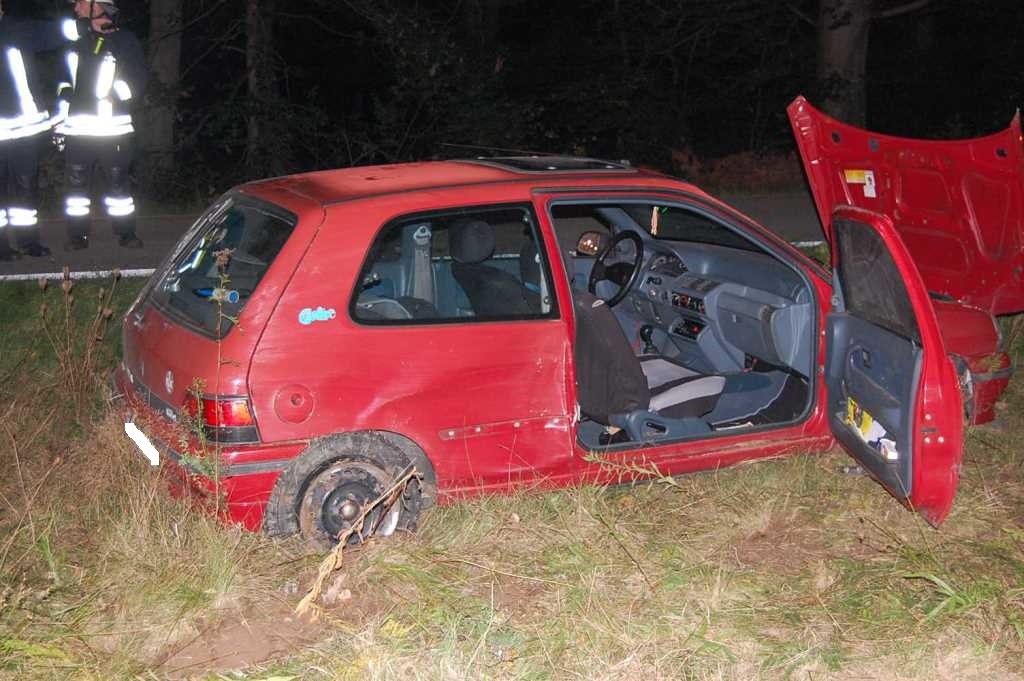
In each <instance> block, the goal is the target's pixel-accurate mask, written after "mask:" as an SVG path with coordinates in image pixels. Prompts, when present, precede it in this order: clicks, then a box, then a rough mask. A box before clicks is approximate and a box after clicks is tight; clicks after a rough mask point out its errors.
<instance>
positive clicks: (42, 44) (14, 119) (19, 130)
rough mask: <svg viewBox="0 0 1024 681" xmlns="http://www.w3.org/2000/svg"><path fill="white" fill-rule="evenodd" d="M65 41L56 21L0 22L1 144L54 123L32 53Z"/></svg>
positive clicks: (47, 127) (10, 20)
mask: <svg viewBox="0 0 1024 681" xmlns="http://www.w3.org/2000/svg"><path fill="white" fill-rule="evenodd" d="M64 42H65V39H64V37H63V36H62V35H61V31H60V26H59V24H58V23H57V22H56V21H21V20H18V19H9V18H8V19H0V141H4V140H12V139H20V138H22V137H28V136H30V135H35V134H37V133H39V132H42V131H44V130H48V129H49V128H51V127H52V126H53V124H54V122H55V121H54V120H53V119H51V117H50V114H49V112H48V111H47V107H46V104H45V102H47V101H48V100H49V97H50V95H48V94H47V93H46V92H45V90H44V88H43V87H42V84H41V83H40V79H39V74H38V72H37V69H36V63H35V59H34V54H35V53H36V52H43V51H46V50H53V49H56V48H58V47H60V46H61V45H62V44H63V43H64Z"/></svg>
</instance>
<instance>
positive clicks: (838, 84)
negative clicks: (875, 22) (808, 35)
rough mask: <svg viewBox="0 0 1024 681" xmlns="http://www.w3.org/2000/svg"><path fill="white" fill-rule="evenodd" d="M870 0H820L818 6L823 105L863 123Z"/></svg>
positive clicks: (844, 118)
mask: <svg viewBox="0 0 1024 681" xmlns="http://www.w3.org/2000/svg"><path fill="white" fill-rule="evenodd" d="M871 18H872V14H871V0H821V4H820V5H819V8H818V69H817V70H818V73H817V76H818V82H819V84H820V86H821V87H822V89H823V93H824V98H823V100H822V104H821V106H822V109H823V110H824V111H825V112H827V113H828V114H830V115H832V116H835V117H836V118H839V119H840V120H842V121H845V122H847V123H852V124H854V125H860V126H863V125H864V122H865V115H866V109H867V105H866V97H865V83H864V79H865V72H866V69H867V56H868V34H869V30H870V28H871Z"/></svg>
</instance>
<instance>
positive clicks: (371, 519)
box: [299, 460, 408, 545]
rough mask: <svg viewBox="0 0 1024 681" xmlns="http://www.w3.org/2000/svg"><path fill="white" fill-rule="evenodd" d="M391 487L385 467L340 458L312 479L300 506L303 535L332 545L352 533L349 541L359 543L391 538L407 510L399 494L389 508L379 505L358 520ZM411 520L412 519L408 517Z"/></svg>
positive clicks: (319, 542)
mask: <svg viewBox="0 0 1024 681" xmlns="http://www.w3.org/2000/svg"><path fill="white" fill-rule="evenodd" d="M390 486H391V476H389V475H388V474H387V473H386V472H385V471H384V470H383V469H381V468H380V467H378V466H375V465H373V464H370V463H366V462H363V461H347V460H343V461H337V462H335V463H333V464H332V465H331V466H330V467H328V468H327V470H325V471H323V472H321V473H320V474H319V475H317V476H316V477H315V478H313V480H311V481H310V483H309V486H308V487H307V488H306V492H305V494H303V496H302V503H301V504H300V505H299V530H300V532H301V533H302V536H303V537H305V538H307V539H310V540H312V541H314V542H315V543H317V544H321V545H331V544H334V543H336V542H337V540H338V537H339V536H341V535H342V534H344V533H346V532H348V531H349V530H353V529H355V530H356V531H353V532H351V533H350V534H349V537H348V543H349V544H359V543H362V542H364V541H366V540H367V539H369V538H370V537H371V536H376V537H389V536H391V535H392V534H394V532H395V530H396V529H397V528H398V524H399V520H400V519H401V516H402V513H403V510H404V509H403V505H404V504H403V501H404V500H403V499H402V498H401V497H399V498H398V499H396V500H395V502H394V503H392V504H391V506H390V507H385V506H384V503H383V502H382V503H381V504H378V505H377V506H375V507H374V508H373V509H372V510H370V511H369V512H368V513H367V514H366V516H365V517H364V518H363V522H362V525H361V526H358V525H359V524H358V520H359V517H360V515H361V514H362V513H363V509H364V508H365V507H366V506H367V505H368V504H370V503H372V502H374V501H376V500H377V499H378V498H380V496H381V495H382V494H384V493H385V492H386V491H387V490H388V488H389V487H390ZM406 521H408V518H406Z"/></svg>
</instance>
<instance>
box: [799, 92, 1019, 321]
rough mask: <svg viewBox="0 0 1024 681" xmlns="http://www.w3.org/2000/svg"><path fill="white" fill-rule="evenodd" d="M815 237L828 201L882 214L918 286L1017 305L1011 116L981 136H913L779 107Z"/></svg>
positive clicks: (1009, 309) (991, 304) (1015, 149)
mask: <svg viewBox="0 0 1024 681" xmlns="http://www.w3.org/2000/svg"><path fill="white" fill-rule="evenodd" d="M786 111H787V113H788V114H789V120H790V123H791V124H792V127H793V133H794V135H795V136H796V142H797V147H798V148H799V149H800V158H801V160H802V161H803V164H804V170H805V171H806V172H807V179H808V181H809V182H810V184H811V191H812V193H813V194H814V203H815V205H816V207H817V209H818V215H819V217H820V218H821V222H822V226H823V227H824V228H825V234H826V235H827V236H828V238H829V239H830V240H831V238H832V237H831V235H830V234H829V224H828V220H829V214H830V213H831V212H832V208H833V206H836V205H838V204H847V205H851V206H859V207H861V208H867V209H868V210H872V211H875V212H878V213H884V214H885V215H888V216H889V218H891V219H892V221H893V225H894V226H895V227H896V231H897V232H899V235H900V238H901V239H902V240H903V243H904V244H905V245H906V247H907V250H908V252H909V253H910V255H911V256H912V257H913V258H914V262H915V264H916V265H917V268H918V270H919V271H920V273H921V278H922V279H923V280H924V283H925V285H926V286H927V288H928V290H929V291H931V292H932V293H935V294H939V295H940V296H942V297H944V298H947V299H951V300H955V301H958V302H960V303H964V304H967V305H971V306H975V307H978V308H981V309H982V310H985V311H987V312H990V313H991V314H994V315H1001V314H1012V313H1016V312H1022V311H1024V277H1022V276H1021V272H1022V271H1024V147H1022V145H1021V123H1020V115H1019V114H1018V115H1017V116H1015V117H1014V118H1013V120H1012V121H1010V125H1009V126H1008V127H1007V128H1006V129H1005V130H1002V131H1000V132H997V133H995V134H992V135H988V136H986V137H978V138H975V139H966V140H920V139H912V138H905V137H893V136H891V135H880V134H878V133H874V132H870V131H868V130H863V129H861V128H856V127H854V126H852V125H846V124H845V123H842V122H840V121H837V120H836V119H834V118H831V117H829V116H827V115H825V114H824V113H822V112H821V111H819V110H817V109H815V108H814V107H813V106H811V105H810V103H808V102H807V100H806V99H804V98H803V97H797V98H796V99H795V100H793V102H792V103H791V104H790V105H789V107H788V108H787V109H786Z"/></svg>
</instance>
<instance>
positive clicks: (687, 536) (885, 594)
mask: <svg viewBox="0 0 1024 681" xmlns="http://www.w3.org/2000/svg"><path fill="white" fill-rule="evenodd" d="M124 283H125V282H121V283H119V284H118V287H117V288H116V289H115V294H114V298H113V299H112V300H111V302H110V303H109V305H108V304H107V303H103V304H102V305H104V306H109V307H110V308H112V309H113V310H114V313H113V315H112V319H113V320H115V321H116V320H117V318H118V317H119V315H120V314H121V313H122V312H123V310H124V309H125V307H126V306H127V304H128V303H129V302H130V300H131V299H132V297H133V292H132V291H131V290H128V287H122V284H124ZM133 285H134V286H137V285H138V284H133ZM98 289H99V287H98V285H84V284H76V285H75V288H74V289H73V293H74V295H75V301H74V302H73V303H72V307H71V309H70V312H71V314H70V319H72V320H73V324H72V326H71V333H72V335H73V340H74V342H73V343H72V344H71V346H68V345H67V344H66V343H65V344H63V345H62V344H60V343H56V344H53V345H51V344H48V343H43V342H40V341H39V339H41V338H44V336H43V335H41V333H40V329H41V325H42V324H43V320H42V319H40V313H39V309H40V304H41V303H42V302H46V303H47V308H48V312H47V314H48V315H50V316H49V317H48V318H47V319H48V321H47V322H46V323H48V324H50V325H51V328H52V329H58V328H59V326H60V324H62V323H64V322H63V320H64V319H65V317H64V308H63V307H62V306H63V301H64V291H62V290H61V288H60V287H59V286H50V287H48V288H47V289H46V290H45V291H44V290H41V289H40V288H39V287H38V286H36V285H35V284H32V285H21V286H11V287H7V286H5V287H0V314H3V315H4V317H3V319H2V323H3V333H2V334H0V344H2V346H0V350H2V352H0V373H2V374H3V375H4V376H5V377H7V380H5V381H4V382H3V383H2V385H0V416H2V417H3V418H2V419H0V466H2V467H3V470H5V471H7V472H8V474H7V475H6V476H5V478H4V479H3V480H2V481H0V494H2V497H0V676H3V677H8V678H18V679H52V678H75V679H118V678H128V679H154V678H201V679H206V678H209V679H225V678H227V679H263V680H268V679H272V678H278V679H287V678H296V679H367V678H369V679H392V678H403V679H404V678H411V679H464V678H471V679H495V678H501V679H548V678H587V679H589V678H599V679H635V678H655V679H656V678H683V679H734V678H742V679H748V678H751V679H754V678H766V679H821V678H838V679H864V678H869V679H874V678H878V679H882V678H884V679H1003V678H1006V679H1009V678H1021V677H1022V676H1024V472H1022V469H1021V454H1020V452H1019V449H1018V445H1017V443H1018V442H1019V441H1020V434H1021V433H1022V432H1024V409H1022V408H1021V406H1022V400H1024V390H1022V388H1021V386H1020V385H1019V381H1015V382H1014V383H1012V384H1011V388H1010V391H1009V392H1008V394H1007V396H1006V397H1005V399H1004V404H1003V405H1002V406H1001V410H1000V413H1001V415H1000V424H999V427H985V428H978V429H973V430H972V431H971V432H970V433H969V435H968V443H967V449H966V462H965V466H964V471H963V475H964V477H963V481H962V485H961V491H960V494H959V497H958V499H957V503H956V506H955V508H954V511H953V513H952V515H951V516H950V518H949V520H948V521H947V522H946V523H945V524H944V525H943V527H942V529H941V530H939V531H935V530H932V529H931V528H929V527H927V526H926V525H924V523H923V521H921V520H919V519H918V517H917V516H915V515H914V514H912V513H908V512H907V511H905V510H904V509H903V508H901V507H899V506H898V505H897V504H896V503H895V502H893V501H892V500H891V499H890V498H889V497H888V496H887V495H886V494H885V492H884V491H883V490H882V489H881V488H880V487H879V486H878V485H876V484H874V483H873V482H871V481H870V480H868V479H866V478H864V477H857V476H849V475H841V474H839V473H838V472H837V471H838V470H839V468H840V467H841V466H842V465H843V464H844V463H846V462H848V459H847V458H846V457H845V455H843V454H841V453H839V452H831V453H820V454H808V455H803V456H797V457H792V458H788V459H784V460H776V461H769V462H761V463H756V464H748V465H742V466H737V467H734V468H730V469H726V470H721V471H715V472H709V473H704V474H699V475H693V476H689V477H684V478H680V479H676V480H674V481H673V484H671V485H669V484H664V483H661V482H654V483H650V484H644V485H639V486H636V487H633V488H614V489H601V488H583V489H569V490H563V491H559V492H554V493H546V494H539V493H538V494H533V493H521V494H518V495H515V496H511V497H493V498H485V499H479V500H475V501H471V502H468V503H463V504H460V505H458V506H452V507H446V508H439V509H435V510H433V511H432V512H431V513H430V514H428V515H427V516H426V518H425V519H424V523H423V526H422V528H421V531H420V532H419V533H418V534H416V535H414V536H410V537H404V538H401V539H398V540H392V541H384V542H379V543H373V544H371V545H369V546H367V547H365V548H363V549H360V550H353V551H347V552H346V555H345V562H344V564H343V567H342V569H341V571H340V572H339V573H337V575H336V576H333V577H332V578H330V579H329V580H328V585H327V588H326V591H327V592H329V593H332V594H333V599H334V604H333V605H332V606H331V607H328V608H326V609H325V611H324V613H323V616H322V619H321V621H320V622H319V623H318V624H316V625H311V624H308V623H304V622H301V621H298V620H295V619H289V618H290V617H291V609H292V608H293V607H294V605H295V604H296V603H297V602H298V600H299V598H300V596H301V595H302V593H303V591H304V589H305V588H306V587H307V586H308V585H309V584H310V583H311V582H312V580H313V577H314V575H315V573H316V568H317V564H318V563H319V560H320V556H318V555H314V554H310V553H308V552H306V551H305V550H304V549H303V548H302V547H301V546H300V545H298V543H297V542H288V541H286V542H274V541H270V540H268V539H265V538H263V537H261V536H258V535H253V534H247V533H244V532H241V531H239V530H237V529H234V528H229V527H224V526H222V525H220V524H219V523H217V522H216V521H214V520H212V519H211V518H209V517H207V516H205V515H203V514H201V513H197V512H194V511H193V510H192V509H191V508H190V507H188V506H187V505H184V504H181V503H178V502H176V501H174V500H172V499H170V498H169V497H168V495H166V494H165V492H164V490H163V485H162V483H161V481H160V479H159V477H158V475H157V474H155V473H154V472H153V471H152V470H151V469H150V467H149V466H148V464H146V463H145V462H144V461H143V460H142V459H141V457H139V456H137V455H136V454H135V453H134V452H133V451H132V450H131V447H130V443H129V442H128V441H127V439H126V438H125V437H124V434H123V432H122V430H121V428H120V426H121V423H120V421H118V419H117V418H116V415H115V414H112V413H110V412H109V409H108V408H107V406H106V404H105V402H104V399H103V398H104V390H105V388H104V385H103V379H104V377H105V375H106V372H107V370H108V369H109V368H110V366H112V363H113V361H114V358H115V357H116V353H117V343H118V338H117V336H118V334H117V333H116V332H111V330H109V329H108V330H107V331H106V332H105V333H103V334H102V340H100V341H95V343H93V345H92V346H91V347H92V349H91V351H90V350H89V347H90V342H92V341H90V340H89V338H83V337H82V336H83V334H85V335H88V334H92V331H91V328H92V327H91V324H92V323H93V320H94V319H95V312H96V309H97V306H99V305H100V302H99V301H100V295H99V291H98ZM1011 324H1013V323H1012V322H1011ZM1018 326H1019V323H1018ZM1006 331H1007V332H1008V335H1007V337H1008V338H1013V340H1014V343H1015V344H1016V345H1017V348H1016V353H1015V354H1016V355H1017V357H1018V359H1019V358H1020V356H1021V354H1022V353H1021V352H1020V350H1021V348H1020V346H1021V345H1022V343H1024V340H1022V337H1021V336H1020V334H1018V335H1017V336H1011V335H1009V332H1012V331H1013V328H1011V326H1008V327H1007V329H1006ZM57 337H58V338H61V336H59V335H58V336H57ZM92 337H95V334H92ZM33 339H35V342H34V343H33ZM54 347H56V348H67V347H71V348H72V351H70V355H66V356H65V357H64V360H63V361H62V360H61V357H60V355H59V353H58V352H56V351H55V349H54ZM90 352H91V354H88V353H90ZM87 355H88V356H87ZM69 367H72V368H70V369H69ZM74 367H77V368H74ZM82 367H86V368H88V373H89V375H90V376H91V377H92V383H91V388H90V393H89V395H88V398H87V399H85V401H84V402H83V405H84V406H82V407H81V414H80V416H76V417H74V418H69V417H68V416H69V414H72V413H73V412H74V407H75V405H74V400H73V399H71V398H69V397H68V396H67V395H66V394H64V393H65V391H64V390H62V388H63V386H65V385H66V384H67V381H66V380H65V379H66V372H67V371H79V372H81V371H83V369H82Z"/></svg>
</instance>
